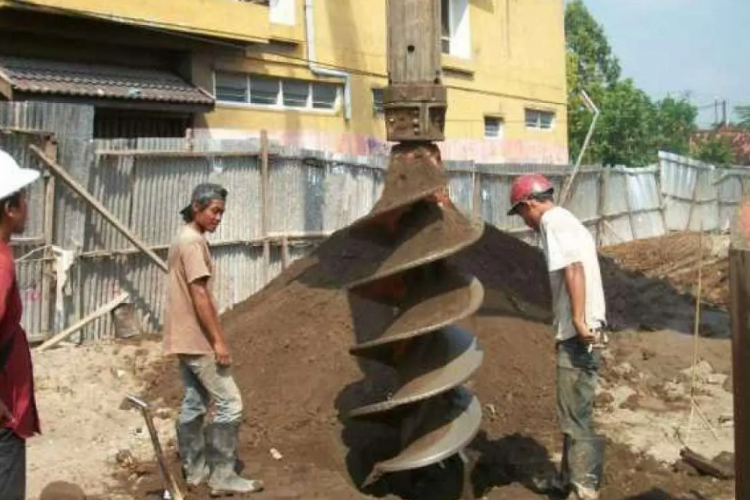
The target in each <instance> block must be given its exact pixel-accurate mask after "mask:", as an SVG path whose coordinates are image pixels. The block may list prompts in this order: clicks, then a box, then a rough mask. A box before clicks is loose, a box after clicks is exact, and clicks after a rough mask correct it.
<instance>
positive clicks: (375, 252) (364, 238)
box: [316, 203, 484, 288]
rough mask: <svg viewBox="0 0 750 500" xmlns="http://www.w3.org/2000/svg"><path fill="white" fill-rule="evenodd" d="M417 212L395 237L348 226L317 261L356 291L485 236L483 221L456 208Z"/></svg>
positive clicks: (339, 282) (418, 207)
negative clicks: (372, 282)
mask: <svg viewBox="0 0 750 500" xmlns="http://www.w3.org/2000/svg"><path fill="white" fill-rule="evenodd" d="M415 207H416V208H415V210H413V211H412V212H410V213H409V214H407V215H405V216H404V217H402V220H401V221H400V224H402V228H403V229H402V230H401V231H400V233H399V234H398V235H397V236H395V237H391V236H390V235H388V234H386V233H383V232H382V231H379V230H378V229H377V228H369V227H367V228H357V227H348V228H346V229H344V230H342V231H340V232H338V233H336V234H334V235H333V236H331V237H330V238H329V239H328V240H327V241H326V242H325V243H323V244H322V245H321V246H320V247H319V248H318V249H317V251H316V257H317V258H318V261H319V262H320V264H321V266H322V267H323V269H324V270H325V271H326V272H327V273H328V274H329V275H330V276H331V277H332V278H333V279H334V280H335V281H336V284H337V285H339V286H342V287H346V288H355V287H356V286H358V285H361V284H364V283H366V282H371V281H375V280H378V279H380V278H385V277H387V276H392V275H394V274H398V273H401V272H403V271H405V270H407V269H411V268H415V267H418V266H422V265H424V264H427V263H429V262H434V261H436V260H439V259H442V258H444V257H447V256H449V255H452V254H454V253H457V252H458V251H460V250H462V249H463V248H466V247H468V246H469V245H471V244H473V243H474V242H476V241H477V240H478V239H479V238H481V236H482V233H483V231H484V223H483V222H481V221H479V220H473V219H469V218H467V217H465V216H464V215H463V214H461V213H460V212H459V211H458V210H457V209H456V208H455V207H453V206H448V207H440V206H438V205H436V204H434V203H424V204H418V205H416V206H415Z"/></svg>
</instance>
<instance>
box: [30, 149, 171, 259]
mask: <svg viewBox="0 0 750 500" xmlns="http://www.w3.org/2000/svg"><path fill="white" fill-rule="evenodd" d="M29 147H30V149H31V151H32V152H33V153H34V154H36V155H37V156H38V157H39V159H40V160H42V162H43V163H44V164H45V166H46V167H47V168H48V169H49V170H50V171H51V172H52V173H53V174H55V175H56V176H57V177H59V178H60V179H61V180H62V181H63V182H64V183H65V184H67V185H68V187H70V188H71V189H72V190H73V191H75V193H76V194H77V195H78V196H80V197H81V198H83V199H84V200H85V201H86V202H87V203H88V204H89V205H91V207H92V208H93V209H94V210H96V211H97V212H99V214H100V215H101V216H102V217H104V218H105V219H106V220H107V222H109V223H110V224H112V225H113V226H114V227H115V229H117V230H118V231H120V232H121V233H122V234H123V236H125V238H127V239H128V240H129V241H130V242H131V243H132V244H133V245H135V246H136V247H138V248H139V249H140V250H141V251H142V252H143V253H145V254H146V255H147V256H148V257H149V258H150V259H151V260H152V261H153V262H154V264H156V265H157V266H159V268H160V269H161V270H162V271H164V272H167V264H166V263H165V262H164V261H163V260H161V258H160V257H159V256H158V255H156V254H155V253H154V252H153V251H151V249H149V248H148V246H147V245H146V244H145V243H144V242H143V241H141V239H140V238H139V237H138V236H136V235H135V234H134V233H133V232H132V231H131V230H130V229H128V228H127V227H126V226H125V225H124V224H123V223H122V222H120V221H119V220H118V219H117V218H116V217H115V216H114V215H113V214H112V213H111V212H110V211H109V210H107V207H105V206H104V205H102V203H101V202H100V201H99V200H97V199H96V198H95V197H94V196H93V195H92V194H91V193H89V192H88V191H87V190H86V189H85V188H84V187H83V186H81V185H80V184H79V183H78V182H77V181H76V180H75V179H73V177H71V176H70V174H68V172H66V171H65V169H64V168H63V167H61V166H60V165H58V164H57V162H55V160H53V159H52V158H50V157H48V156H47V155H46V154H45V153H44V152H43V151H42V150H40V149H39V148H38V147H36V146H33V145H32V146H29Z"/></svg>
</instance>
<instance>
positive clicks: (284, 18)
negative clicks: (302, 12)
mask: <svg viewBox="0 0 750 500" xmlns="http://www.w3.org/2000/svg"><path fill="white" fill-rule="evenodd" d="M266 3H270V7H271V8H270V12H269V20H270V21H271V22H272V23H274V24H285V25H287V26H294V25H295V24H296V15H295V14H296V13H295V11H294V9H295V4H296V3H297V2H296V0H270V2H268V1H266Z"/></svg>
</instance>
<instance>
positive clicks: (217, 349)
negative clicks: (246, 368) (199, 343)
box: [214, 342, 232, 366]
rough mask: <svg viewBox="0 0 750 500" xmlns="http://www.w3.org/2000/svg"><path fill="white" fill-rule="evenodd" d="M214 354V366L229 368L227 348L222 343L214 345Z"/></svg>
mask: <svg viewBox="0 0 750 500" xmlns="http://www.w3.org/2000/svg"><path fill="white" fill-rule="evenodd" d="M214 354H215V355H216V364H218V365H219V366H229V365H231V364H232V357H231V356H230V355H229V347H227V345H226V344H225V343H224V342H217V343H216V344H214Z"/></svg>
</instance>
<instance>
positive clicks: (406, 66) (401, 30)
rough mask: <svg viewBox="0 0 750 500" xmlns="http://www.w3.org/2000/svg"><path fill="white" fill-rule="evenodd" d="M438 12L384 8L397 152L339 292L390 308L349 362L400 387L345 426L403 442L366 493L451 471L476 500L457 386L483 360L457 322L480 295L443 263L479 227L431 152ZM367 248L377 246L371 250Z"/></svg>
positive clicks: (415, 4)
mask: <svg viewBox="0 0 750 500" xmlns="http://www.w3.org/2000/svg"><path fill="white" fill-rule="evenodd" d="M440 9H441V1H440V0H389V1H388V2H387V21H388V22H387V24H388V87H387V88H386V89H385V92H384V108H385V121H386V130H387V136H388V140H389V141H391V142H395V143H397V144H396V145H395V146H394V147H393V148H392V150H391V155H390V163H389V166H388V170H387V171H386V176H385V186H384V189H383V193H382V195H381V197H380V199H379V200H378V202H377V203H376V204H375V206H374V207H373V209H372V211H371V212H370V213H369V214H368V215H367V216H365V217H363V218H362V219H359V220H358V221H355V222H354V224H352V226H350V229H349V231H352V232H354V231H356V235H357V236H354V235H353V233H352V236H350V237H351V238H352V240H354V239H355V238H356V242H357V243H356V244H357V245H358V248H359V249H360V250H359V252H358V255H362V257H359V258H360V259H363V260H365V259H366V262H364V263H362V264H361V265H360V264H359V263H358V264H357V265H353V264H352V262H351V261H352V260H354V259H356V258H357V257H353V256H349V257H348V259H349V261H348V262H347V263H346V264H345V265H347V266H350V268H351V269H352V270H353V271H352V274H351V276H350V277H349V278H348V280H347V284H346V285H345V286H346V287H347V288H348V289H349V290H351V292H352V293H355V294H358V295H360V296H364V297H365V298H369V299H371V300H376V301H378V302H380V303H383V302H385V303H386V304H388V305H389V306H391V307H392V308H393V311H394V312H393V314H390V313H389V314H388V318H387V319H388V321H390V323H389V324H388V325H387V326H385V327H384V328H383V329H382V331H379V332H376V333H373V332H371V331H368V332H367V335H362V333H363V332H362V331H360V329H357V332H355V333H357V343H356V344H355V345H354V346H353V347H352V348H350V350H349V352H350V353H351V354H352V355H354V356H359V357H363V358H368V359H371V360H374V361H377V362H380V363H383V364H385V365H390V366H391V367H392V368H393V369H394V370H395V372H396V374H397V378H398V380H399V385H398V387H394V388H393V389H392V390H391V391H389V392H390V395H389V397H388V398H387V399H384V400H382V401H379V402H375V403H371V404H369V405H365V406H361V407H358V408H355V409H354V410H352V411H351V412H350V413H349V416H350V417H352V418H362V419H366V420H369V421H373V420H374V421H377V422H382V423H384V424H388V425H391V426H394V427H395V428H396V429H398V434H399V441H400V451H399V452H398V454H397V455H396V456H394V457H392V458H390V459H388V460H383V461H381V462H378V463H377V464H375V465H374V467H373V470H372V471H371V473H370V474H369V476H368V477H367V479H366V480H365V481H364V484H363V485H362V487H367V486H369V485H370V484H372V483H374V482H375V481H378V479H379V478H380V477H381V476H383V475H384V474H388V473H393V472H404V471H416V470H417V469H421V468H424V467H427V466H430V465H434V464H438V463H443V464H444V465H445V464H448V463H453V464H457V465H461V471H462V473H463V476H462V481H463V485H464V497H465V498H473V491H472V486H471V480H470V473H471V470H470V469H471V467H470V463H469V460H468V458H467V456H466V454H465V453H464V449H465V447H466V446H468V445H469V443H470V442H471V441H472V440H473V439H474V437H475V436H476V434H477V432H478V431H479V427H480V424H481V420H482V410H481V405H480V403H479V401H478V399H477V398H476V396H474V395H473V394H472V393H471V391H470V390H469V389H467V388H466V387H463V385H462V384H463V383H464V382H465V381H466V380H468V379H469V378H470V377H471V375H472V374H473V373H474V371H475V370H477V369H478V368H479V366H480V364H481V362H482V359H483V353H482V351H481V349H480V348H479V346H478V344H477V340H476V338H474V336H473V335H472V334H471V333H470V332H468V331H466V330H463V329H462V328H459V327H457V326H455V325H454V324H453V323H456V322H458V321H460V320H462V319H465V318H468V317H469V316H471V315H472V314H473V313H474V312H476V311H477V310H478V309H479V307H480V306H481V304H482V301H483V297H484V290H483V288H482V285H481V283H480V282H479V281H478V280H477V279H476V278H475V277H473V276H469V275H466V274H463V273H462V272H461V271H459V270H458V269H456V268H453V267H451V266H450V265H449V264H448V263H447V260H446V259H447V258H448V257H450V256H451V255H452V254H455V253H456V252H458V251H460V250H461V249H463V248H466V247H467V246H469V245H471V244H472V243H474V242H476V241H477V240H478V239H479V238H480V237H481V236H482V232H483V229H484V224H483V223H482V222H481V221H477V220H470V219H469V218H467V217H466V216H464V215H463V214H461V213H460V211H459V210H458V209H457V208H456V207H455V205H454V204H453V203H452V202H451V200H450V197H449V194H448V176H447V174H446V172H445V168H444V167H443V163H442V160H441V157H440V150H439V148H438V147H437V145H436V144H435V142H436V141H442V140H443V139H444V130H445V115H446V110H447V91H446V88H445V86H444V85H443V76H442V66H441V56H442V45H441V37H440V34H441V22H440V21H441V11H440ZM368 241H373V242H377V245H375V244H373V246H372V248H370V247H366V245H369V243H367V242H368ZM338 265H340V264H338ZM362 269H364V271H362ZM353 314H354V315H355V322H354V323H355V325H356V324H358V323H367V325H363V327H362V330H365V327H366V326H368V325H369V326H370V329H372V323H373V320H372V317H368V319H367V321H360V322H358V321H356V311H353ZM388 321H386V323H388ZM443 476H444V477H445V476H446V474H443Z"/></svg>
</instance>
